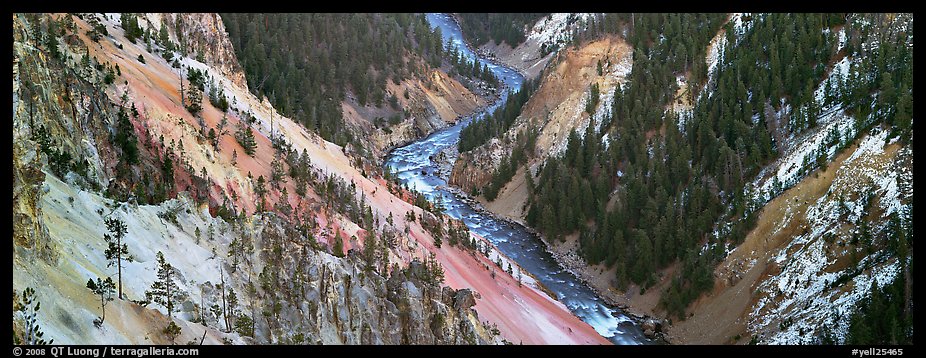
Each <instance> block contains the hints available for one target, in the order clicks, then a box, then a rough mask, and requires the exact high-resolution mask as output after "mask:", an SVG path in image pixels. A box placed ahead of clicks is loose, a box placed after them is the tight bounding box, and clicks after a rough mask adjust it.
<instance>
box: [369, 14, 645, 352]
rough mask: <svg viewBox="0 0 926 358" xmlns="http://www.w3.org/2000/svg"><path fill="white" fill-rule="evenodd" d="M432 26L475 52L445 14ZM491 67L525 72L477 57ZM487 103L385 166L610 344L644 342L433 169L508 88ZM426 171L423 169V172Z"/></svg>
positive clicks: (520, 232)
mask: <svg viewBox="0 0 926 358" xmlns="http://www.w3.org/2000/svg"><path fill="white" fill-rule="evenodd" d="M427 20H428V22H429V23H430V24H431V27H432V28H434V27H440V29H441V36H442V37H443V43H444V44H446V43H447V42H448V40H449V41H451V42H453V43H454V44H455V45H456V46H457V47H458V48H459V50H460V51H461V53H462V54H463V55H464V56H466V58H468V59H469V60H472V59H473V58H478V57H477V55H476V54H475V53H474V52H473V51H472V49H471V48H469V47H468V46H467V44H466V43H465V42H464V41H463V34H462V33H461V31H460V28H459V26H458V25H457V23H456V22H455V21H454V20H453V19H452V18H451V17H450V16H449V15H446V14H427ZM478 60H479V62H480V63H481V64H485V65H487V66H488V67H489V69H490V70H491V71H492V72H493V73H495V75H496V76H497V77H498V78H499V80H501V81H503V82H504V84H505V86H506V87H507V88H508V89H509V90H511V91H516V90H518V89H519V88H520V87H521V84H522V83H523V82H524V77H523V76H522V75H521V74H520V73H518V72H517V71H515V70H513V69H511V68H509V67H506V66H504V65H501V64H497V63H494V62H492V61H489V60H487V59H485V58H478ZM502 92H505V93H504V94H502V95H501V96H500V98H499V99H498V100H497V101H496V102H495V103H493V104H491V105H490V106H488V107H487V108H485V109H484V110H482V111H479V112H478V113H475V114H473V115H472V116H470V117H467V118H463V119H461V120H460V121H459V122H457V123H456V124H455V125H453V126H451V127H448V128H445V129H443V130H440V131H437V132H434V133H432V134H431V135H429V136H428V137H426V138H424V139H421V140H418V141H415V142H413V143H411V144H408V145H406V146H404V147H400V148H396V149H395V150H393V151H392V152H391V153H390V154H389V157H388V158H387V160H386V166H387V167H388V168H389V169H390V170H391V171H393V172H394V173H396V174H397V175H398V178H399V180H400V181H401V182H402V183H403V184H406V185H408V187H409V188H412V189H413V190H416V191H418V192H421V193H423V194H424V195H425V196H426V197H427V198H428V200H430V201H432V202H434V201H435V199H436V198H437V197H438V196H440V197H441V200H442V202H443V205H444V207H445V208H446V210H445V213H446V214H448V215H450V216H451V217H453V218H455V219H459V220H463V222H464V223H466V226H468V227H469V229H470V231H472V232H474V233H477V234H479V235H481V236H482V237H484V238H486V239H487V240H489V241H491V242H492V243H493V244H495V246H496V247H498V249H499V250H500V251H501V252H503V253H504V254H505V255H507V256H508V257H510V258H511V259H513V260H515V261H516V262H517V263H518V264H519V265H520V266H521V267H522V268H524V269H525V270H527V271H528V272H530V273H531V274H532V275H533V276H534V277H536V278H537V279H538V280H539V281H540V282H541V283H542V284H543V285H544V286H546V288H547V289H549V290H550V291H551V292H553V293H554V294H555V295H556V297H555V298H556V299H557V300H559V301H560V302H562V303H563V304H565V305H566V307H568V308H569V310H570V311H572V313H573V314H575V315H576V316H577V317H579V318H580V319H581V320H583V321H585V322H586V323H588V324H589V325H591V326H592V327H594V328H595V330H596V331H597V332H598V333H599V334H601V335H602V336H603V337H605V338H608V339H609V340H610V341H612V342H614V343H615V344H648V343H650V342H651V341H650V340H649V339H647V338H646V337H645V336H643V333H642V330H641V329H640V328H639V327H638V326H637V325H636V324H635V323H634V322H633V320H631V319H630V317H627V315H625V314H624V313H623V312H622V311H621V310H620V309H619V308H617V307H613V306H611V305H608V304H607V303H605V301H604V300H603V299H601V298H600V297H598V295H597V294H596V293H595V291H594V290H592V289H591V288H589V287H588V286H587V285H586V284H585V283H583V282H582V281H580V280H579V279H578V278H577V277H576V276H575V275H573V274H572V273H570V272H568V271H566V270H564V269H563V268H562V266H560V265H559V263H557V262H556V260H554V259H553V257H552V256H551V255H550V253H549V252H547V250H546V249H545V244H544V243H543V241H541V240H540V238H538V237H536V236H535V235H533V234H531V233H530V232H528V231H527V230H526V229H525V228H524V227H522V226H520V225H517V224H512V223H509V222H507V221H502V220H499V219H497V218H495V217H493V216H491V215H488V214H484V213H481V212H478V211H476V210H474V209H473V208H472V207H471V206H470V205H468V204H467V203H466V202H465V201H464V200H462V199H461V198H460V197H457V195H456V194H454V193H453V192H451V191H449V190H447V187H448V185H447V182H446V181H445V180H444V179H442V178H440V177H439V176H438V175H436V172H437V169H438V166H437V164H436V163H434V162H433V161H432V160H431V158H432V156H434V157H436V155H437V153H439V152H441V151H442V150H444V149H446V148H448V147H450V146H456V145H457V142H458V141H459V139H460V130H461V129H462V128H463V127H464V126H466V125H467V124H468V123H469V122H470V121H472V120H473V119H474V118H481V117H482V116H483V115H484V114H485V113H490V112H491V111H494V110H495V108H497V107H498V106H500V105H501V104H503V103H504V102H505V101H506V100H507V98H508V96H507V91H502ZM423 172H424V173H426V174H423Z"/></svg>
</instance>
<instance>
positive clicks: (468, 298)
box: [453, 288, 476, 311]
mask: <svg viewBox="0 0 926 358" xmlns="http://www.w3.org/2000/svg"><path fill="white" fill-rule="evenodd" d="M475 305H476V295H474V294H473V291H472V290H470V289H468V288H464V289H462V290H459V291H457V294H456V295H455V296H454V297H453V308H454V309H455V310H457V311H464V310H468V309H469V308H470V307H473V306H475Z"/></svg>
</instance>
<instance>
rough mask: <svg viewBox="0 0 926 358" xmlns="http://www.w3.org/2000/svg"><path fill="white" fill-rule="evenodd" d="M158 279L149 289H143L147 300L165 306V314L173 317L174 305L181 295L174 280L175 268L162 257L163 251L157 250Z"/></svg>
mask: <svg viewBox="0 0 926 358" xmlns="http://www.w3.org/2000/svg"><path fill="white" fill-rule="evenodd" d="M157 259H158V279H157V281H154V283H152V284H151V289H150V290H148V291H145V297H146V298H147V299H148V301H151V302H154V303H157V304H159V305H161V306H164V308H167V316H168V317H173V312H174V305H175V304H176V303H177V301H178V300H179V299H180V297H181V296H182V292H181V291H180V287H178V286H177V282H176V281H175V279H176V276H177V270H176V269H175V268H174V267H173V266H172V265H171V264H170V263H168V262H167V260H166V259H164V253H163V252H160V251H158V255H157Z"/></svg>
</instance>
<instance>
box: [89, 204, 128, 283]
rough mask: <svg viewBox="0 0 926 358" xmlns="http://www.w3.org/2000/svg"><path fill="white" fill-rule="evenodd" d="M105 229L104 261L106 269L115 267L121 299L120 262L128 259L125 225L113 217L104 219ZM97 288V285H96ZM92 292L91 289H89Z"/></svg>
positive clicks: (126, 229)
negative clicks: (105, 261) (106, 262)
mask: <svg viewBox="0 0 926 358" xmlns="http://www.w3.org/2000/svg"><path fill="white" fill-rule="evenodd" d="M105 223H106V228H107V229H108V230H109V233H106V234H103V240H105V241H106V244H107V247H106V252H105V253H104V254H105V256H106V260H107V261H108V262H109V263H108V264H107V265H106V267H111V266H113V265H115V266H116V269H117V271H118V275H119V299H120V300H121V299H122V260H123V258H127V259H128V258H129V256H128V255H129V246H128V245H126V244H125V242H124V241H123V239H125V234H126V233H128V228H126V226H125V223H124V222H122V220H119V219H117V218H114V217H110V218H106V220H105ZM107 280H109V278H107ZM98 286H99V285H98ZM91 290H92V288H91Z"/></svg>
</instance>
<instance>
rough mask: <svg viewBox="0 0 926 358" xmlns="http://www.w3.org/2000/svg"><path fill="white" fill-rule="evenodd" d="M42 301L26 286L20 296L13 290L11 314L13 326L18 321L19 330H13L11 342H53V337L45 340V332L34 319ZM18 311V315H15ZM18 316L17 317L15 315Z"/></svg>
mask: <svg viewBox="0 0 926 358" xmlns="http://www.w3.org/2000/svg"><path fill="white" fill-rule="evenodd" d="M41 308H42V303H41V302H39V300H38V298H36V296H35V289H33V288H32V287H26V289H25V290H23V293H22V296H19V297H17V295H16V291H13V314H14V327H15V323H19V326H20V327H21V330H19V331H18V332H17V331H16V330H14V331H13V344H24V345H50V344H52V343H54V342H55V340H54V339H49V340H47V341H46V340H45V338H43V337H45V332H42V328H41V327H39V322H38V320H37V319H36V315H38V313H39V310H40V309H41ZM17 313H18V315H17ZM16 316H18V317H16Z"/></svg>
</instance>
